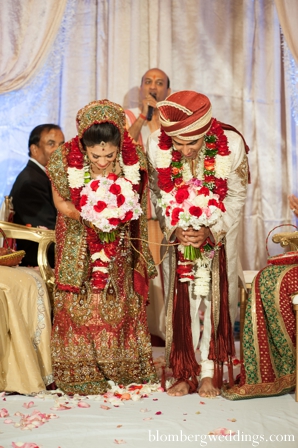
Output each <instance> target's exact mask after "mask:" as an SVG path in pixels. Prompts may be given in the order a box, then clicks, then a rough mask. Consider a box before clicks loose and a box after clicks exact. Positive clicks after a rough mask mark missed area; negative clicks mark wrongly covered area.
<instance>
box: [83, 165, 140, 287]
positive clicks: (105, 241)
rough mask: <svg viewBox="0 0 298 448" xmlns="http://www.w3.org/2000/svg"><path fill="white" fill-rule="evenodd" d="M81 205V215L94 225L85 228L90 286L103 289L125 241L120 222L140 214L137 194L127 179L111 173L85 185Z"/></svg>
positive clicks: (123, 222) (127, 220)
mask: <svg viewBox="0 0 298 448" xmlns="http://www.w3.org/2000/svg"><path fill="white" fill-rule="evenodd" d="M80 207H81V216H82V218H83V219H85V220H87V221H89V222H91V223H92V224H93V226H94V228H93V229H90V228H87V241H88V246H89V250H90V254H91V266H92V285H93V287H94V288H96V289H103V288H104V287H105V285H106V284H107V281H108V278H109V263H110V262H111V261H112V259H113V258H114V257H115V256H116V253H117V247H118V246H119V245H121V244H124V241H123V237H124V232H121V231H120V232H119V230H120V229H121V225H122V224H125V223H126V222H129V221H131V220H134V219H138V218H139V216H140V215H141V214H142V209H141V205H140V203H139V195H138V193H137V192H136V191H135V190H134V188H133V184H132V183H131V182H130V181H129V180H127V179H126V178H124V177H122V178H121V177H118V176H117V175H115V174H113V173H110V174H109V175H108V176H107V177H103V176H98V177H97V178H96V179H94V180H92V181H91V182H89V183H88V184H86V185H85V187H84V188H83V189H82V191H81V200H80Z"/></svg>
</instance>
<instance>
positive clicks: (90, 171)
mask: <svg viewBox="0 0 298 448" xmlns="http://www.w3.org/2000/svg"><path fill="white" fill-rule="evenodd" d="M116 162H117V160H116V159H115V160H114V161H113V162H112V170H111V171H109V172H107V169H108V168H109V167H110V166H111V164H109V165H108V166H107V167H106V168H104V169H103V170H99V173H96V172H95V171H94V168H93V164H92V163H91V162H90V160H89V159H88V163H87V164H86V165H85V166H84V170H85V175H84V183H85V184H87V183H89V182H90V181H91V179H95V178H96V177H97V176H103V177H105V176H106V175H108V174H109V173H114V174H115V173H116Z"/></svg>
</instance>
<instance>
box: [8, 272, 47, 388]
mask: <svg viewBox="0 0 298 448" xmlns="http://www.w3.org/2000/svg"><path fill="white" fill-rule="evenodd" d="M50 314H51V312H50V300H49V296H48V293H47V288H46V285H45V283H44V282H43V280H42V278H41V277H40V275H39V274H38V273H37V272H36V271H35V270H34V269H31V268H19V267H8V266H0V391H6V392H18V393H20V394H32V393H36V392H40V391H42V390H45V388H46V386H48V385H49V384H51V383H52V382H53V381H54V380H53V375H52V362H51V348H50V338H51V316H50ZM24 366H26V368H24Z"/></svg>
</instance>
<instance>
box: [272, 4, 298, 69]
mask: <svg viewBox="0 0 298 448" xmlns="http://www.w3.org/2000/svg"><path fill="white" fill-rule="evenodd" d="M274 3H275V6H276V9H277V14H278V19H279V22H280V26H281V28H282V32H283V34H284V36H285V39H286V42H287V44H288V46H289V48H290V51H291V53H292V55H293V56H294V58H295V61H296V64H298V34H297V29H296V28H297V22H298V3H297V1H296V0H290V1H289V0H287V1H286V2H285V1H284V0H274Z"/></svg>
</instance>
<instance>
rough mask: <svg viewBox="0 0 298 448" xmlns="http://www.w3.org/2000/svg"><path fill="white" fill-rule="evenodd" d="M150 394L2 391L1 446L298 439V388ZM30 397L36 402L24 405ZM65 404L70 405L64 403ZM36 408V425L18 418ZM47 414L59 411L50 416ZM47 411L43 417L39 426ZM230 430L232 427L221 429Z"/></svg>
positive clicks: (283, 442)
mask: <svg viewBox="0 0 298 448" xmlns="http://www.w3.org/2000/svg"><path fill="white" fill-rule="evenodd" d="M162 353H163V349H161V348H155V349H154V356H155V358H159V357H160V356H161V355H162ZM236 373H237V370H235V374H236ZM119 392H120V393H123V391H122V390H119ZM141 393H143V394H144V393H146V390H145V391H144V390H143V391H141ZM134 394H136V392H134ZM138 395H140V394H138ZM147 395H148V396H147V397H143V398H141V399H139V400H138V401H132V400H128V401H123V400H122V401H121V400H120V399H118V400H117V401H113V400H115V399H114V398H113V399H110V400H112V401H111V402H109V399H108V401H106V402H105V401H104V400H103V398H101V397H92V398H90V399H88V398H85V397H84V398H83V400H82V401H83V403H87V405H89V406H90V407H79V406H78V401H76V400H74V399H68V398H67V397H60V398H57V397H55V396H52V395H41V396H40V397H34V398H33V397H25V396H18V395H12V396H3V395H2V396H0V415H1V412H2V415H5V411H3V409H4V410H5V409H6V410H7V413H8V414H9V415H7V416H6V417H5V416H3V417H0V448H1V447H4V448H10V447H19V446H23V445H22V444H25V443H26V445H24V446H23V448H33V447H35V448H36V446H37V447H42V448H59V447H60V448H82V447H83V448H101V447H102V448H105V447H115V446H116V445H117V444H123V445H124V446H125V447H127V448H143V447H144V448H147V447H158V448H159V447H160V448H162V447H188V446H189V447H192V446H193V447H210V448H215V447H225V446H227V447H228V446H231V447H235V448H238V447H258V446H260V447H261V448H265V447H268V448H276V447H277V448H278V447H280V448H287V447H288V448H294V447H295V448H296V447H297V446H298V403H296V402H295V396H294V394H288V395H284V396H282V397H276V398H275V397H274V398H262V399H253V400H245V401H236V402H232V401H228V400H225V399H223V398H221V397H218V398H216V399H212V400H210V399H202V398H200V397H199V395H197V394H193V395H188V396H186V397H179V398H178V397H169V396H168V395H167V394H166V393H162V392H158V391H156V392H153V393H147ZM30 402H33V403H31V405H32V407H29V408H26V407H24V403H26V404H28V403H30ZM58 403H60V410H58V409H57V405H58ZM61 405H64V406H65V407H67V408H68V409H64V410H62V409H61ZM83 405H84V404H83ZM53 408H54V409H53ZM34 411H35V413H36V414H35V415H36V419H35V423H34V421H33V425H32V426H33V428H32V429H27V430H22V429H21V427H18V426H15V424H18V423H20V422H21V421H22V422H23V423H24V422H27V423H28V417H27V418H24V417H22V415H20V414H23V415H25V416H29V415H32V412H34ZM41 413H44V414H46V415H44V416H42V415H41ZM49 414H52V416H56V417H57V418H51V419H50V418H49ZM41 418H43V420H44V421H45V423H44V424H42V425H41V426H38V424H39V422H40V419H41ZM33 420H34V419H33ZM10 421H11V423H9V422H10ZM34 425H36V426H37V427H34ZM223 428H225V429H223ZM229 430H231V431H232V435H228V436H226V437H224V436H223V435H216V434H217V433H225V432H226V433H228V431H229ZM212 433H213V434H212ZM13 443H15V444H16V445H14V444H13ZM29 443H34V444H36V445H29Z"/></svg>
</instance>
